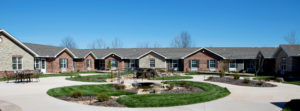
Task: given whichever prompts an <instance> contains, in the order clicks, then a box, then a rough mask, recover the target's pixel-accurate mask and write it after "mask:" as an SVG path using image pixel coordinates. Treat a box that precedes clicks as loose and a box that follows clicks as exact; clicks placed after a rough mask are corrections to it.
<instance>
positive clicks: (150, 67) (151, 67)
mask: <svg viewBox="0 0 300 111" xmlns="http://www.w3.org/2000/svg"><path fill="white" fill-rule="evenodd" d="M151 61H154V67H152V66H151ZM149 65H150V68H155V67H156V62H155V59H151V60H149Z"/></svg>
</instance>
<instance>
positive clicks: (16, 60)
mask: <svg viewBox="0 0 300 111" xmlns="http://www.w3.org/2000/svg"><path fill="white" fill-rule="evenodd" d="M22 59H23V58H22V57H12V69H13V70H22V69H23V68H22V67H23V65H22V63H23V62H22Z"/></svg>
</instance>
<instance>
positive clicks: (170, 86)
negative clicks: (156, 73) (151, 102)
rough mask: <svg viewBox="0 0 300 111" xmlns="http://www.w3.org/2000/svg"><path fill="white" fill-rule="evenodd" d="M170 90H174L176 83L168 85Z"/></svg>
mask: <svg viewBox="0 0 300 111" xmlns="http://www.w3.org/2000/svg"><path fill="white" fill-rule="evenodd" d="M166 87H167V89H168V90H172V89H173V88H174V84H170V85H168V86H166Z"/></svg>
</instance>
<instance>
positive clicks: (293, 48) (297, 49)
mask: <svg viewBox="0 0 300 111" xmlns="http://www.w3.org/2000/svg"><path fill="white" fill-rule="evenodd" d="M280 47H281V48H282V49H283V50H284V51H285V52H286V53H287V54H288V55H289V56H300V45H280Z"/></svg>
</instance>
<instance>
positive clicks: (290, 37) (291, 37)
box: [284, 32, 296, 44]
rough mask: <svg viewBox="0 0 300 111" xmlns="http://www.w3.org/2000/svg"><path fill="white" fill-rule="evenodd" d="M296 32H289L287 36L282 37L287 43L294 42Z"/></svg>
mask: <svg viewBox="0 0 300 111" xmlns="http://www.w3.org/2000/svg"><path fill="white" fill-rule="evenodd" d="M295 35H296V33H295V32H291V33H289V34H288V35H287V36H285V37H284V40H285V41H286V42H288V43H289V44H296V36H295Z"/></svg>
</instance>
